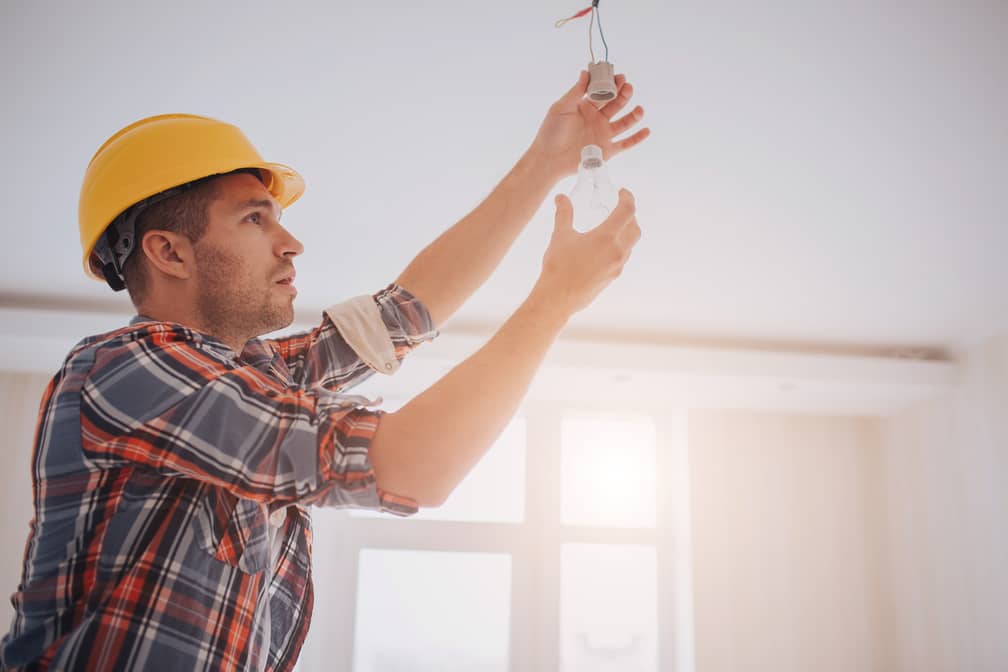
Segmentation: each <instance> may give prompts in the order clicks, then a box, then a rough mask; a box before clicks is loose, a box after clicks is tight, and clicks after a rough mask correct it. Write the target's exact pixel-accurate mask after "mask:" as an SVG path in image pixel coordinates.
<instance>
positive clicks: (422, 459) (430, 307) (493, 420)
mask: <svg viewBox="0 0 1008 672" xmlns="http://www.w3.org/2000/svg"><path fill="white" fill-rule="evenodd" d="M617 84H618V86H619V91H620V93H619V95H618V97H617V98H616V99H615V100H613V101H612V102H610V103H609V104H607V105H605V106H603V107H601V108H598V109H596V108H595V107H594V106H592V105H591V104H590V103H588V102H587V101H586V100H584V98H583V96H584V93H585V91H586V89H587V85H588V77H587V73H581V77H580V79H579V81H578V83H577V84H576V85H575V86H574V87H573V88H572V89H571V90H570V91H568V92H567V93H566V94H565V95H564V96H563V97H562V98H561V99H560V100H558V101H557V102H556V103H555V104H554V105H553V106H552V107H551V108H550V110H549V113H548V114H547V115H546V118H545V120H544V121H543V123H542V125H541V127H540V129H539V132H538V134H537V135H536V138H535V140H534V141H533V143H532V145H531V146H530V148H529V150H528V151H527V153H526V154H525V155H524V156H523V157H522V159H521V160H520V161H519V162H518V164H517V165H516V166H515V168H514V169H513V170H512V171H511V172H510V173H509V174H508V175H507V177H505V178H504V180H503V181H502V182H501V183H500V184H499V185H498V186H497V188H496V189H495V190H494V191H493V193H492V194H491V195H490V196H489V197H488V198H487V199H486V200H485V201H484V202H483V203H482V204H481V205H480V206H479V207H477V208H476V209H475V210H474V211H473V212H472V213H470V214H469V215H468V216H467V217H465V218H464V219H462V220H461V221H459V222H458V223H457V224H456V225H455V226H453V227H451V228H450V229H448V230H447V231H446V232H445V233H444V234H442V235H441V236H440V237H439V238H438V239H437V240H436V241H434V242H433V243H432V244H431V245H430V246H428V247H427V248H426V249H424V250H423V251H422V252H421V253H420V254H419V255H418V256H417V257H416V259H414V260H413V262H411V263H410V264H409V266H408V267H407V268H406V270H404V271H403V273H402V274H401V275H400V276H399V278H397V279H396V281H395V282H394V283H393V284H391V285H389V286H388V287H387V288H385V289H384V290H382V291H380V292H378V293H377V294H375V295H374V296H365V297H359V298H357V299H352V300H350V301H347V302H345V303H342V304H339V305H337V306H333V307H331V308H329V309H327V310H326V311H325V314H324V316H323V320H322V323H321V324H320V325H319V326H318V327H317V328H316V329H314V330H313V331H311V332H309V333H307V334H300V335H296V336H292V337H288V338H281V339H276V340H260V339H258V338H256V337H257V336H259V335H261V334H264V333H268V332H271V331H274V330H276V329H279V328H282V327H285V326H287V325H289V324H290V323H291V321H292V320H293V315H294V313H293V302H294V297H295V296H296V293H297V292H296V289H295V288H294V278H295V274H294V265H293V260H294V258H295V257H296V256H297V255H298V254H300V253H301V251H302V246H301V244H300V243H299V242H298V241H297V239H295V238H294V237H293V236H292V235H291V234H290V233H289V232H288V231H287V230H286V229H285V228H284V227H283V226H282V225H281V224H280V216H281V212H282V208H284V207H286V206H288V205H290V203H292V202H293V201H294V200H296V199H297V198H298V196H300V194H301V192H302V191H303V188H304V185H303V181H302V180H301V178H300V176H299V175H298V174H297V173H295V172H294V171H293V170H291V169H290V168H287V167H286V166H282V165H279V164H272V163H266V162H264V161H263V160H262V159H261V157H259V155H258V153H257V152H256V151H255V149H254V148H253V147H252V145H251V144H250V143H249V142H248V140H247V139H246V138H245V136H244V135H242V134H241V132H240V131H238V129H236V128H235V127H233V126H230V125H228V124H224V123H222V122H218V121H215V120H212V119H206V118H203V117H194V116H190V115H164V116H159V117H152V118H149V119H144V120H142V121H139V122H137V123H135V124H133V125H131V126H129V127H127V128H125V129H123V130H121V131H120V132H119V133H117V134H116V135H115V136H113V137H112V138H110V139H109V140H108V141H107V142H106V143H105V145H103V146H102V147H101V148H100V149H99V150H98V152H97V153H96V154H95V157H94V158H93V159H92V161H91V163H90V165H89V166H88V171H87V173H86V175H85V180H84V186H83V188H82V191H81V205H80V224H81V241H82V244H83V247H84V263H85V270H86V272H87V273H88V274H89V275H92V276H94V277H97V278H100V279H103V280H104V281H106V282H107V283H108V284H109V285H110V286H112V287H113V288H114V289H117V290H118V289H123V288H126V289H128V290H129V293H130V297H131V299H132V301H133V303H134V305H135V306H136V309H137V313H138V315H137V317H136V318H134V319H133V320H132V322H131V324H130V325H129V326H128V327H125V328H123V329H119V330H117V331H114V332H111V333H108V334H102V335H100V336H94V337H91V338H87V339H85V340H84V341H82V342H81V343H80V344H78V345H77V346H76V347H75V348H74V349H73V351H72V352H71V353H70V355H69V356H68V358H67V360H66V362H65V364H64V366H63V368H62V369H61V370H60V371H59V372H58V373H57V374H56V376H55V377H54V378H53V380H52V382H51V383H50V385H49V387H48V388H47V390H46V392H45V395H44V398H43V403H42V409H41V413H40V417H39V424H38V431H37V434H36V442H35V453H34V458H33V488H34V499H35V514H36V517H35V519H34V520H33V521H32V525H31V534H30V536H29V539H28V544H27V547H26V554H25V563H24V573H23V577H22V582H21V584H20V586H19V587H18V590H17V592H16V593H15V594H14V596H13V599H12V602H13V604H14V607H15V612H16V613H15V618H14V621H13V624H12V627H11V631H10V633H9V634H8V635H7V636H6V637H5V638H4V640H3V642H2V648H0V654H2V662H3V666H4V667H5V668H23V669H49V668H51V669H61V670H62V669H75V670H76V669H96V670H113V669H115V670H120V669H138V670H139V669H142V670H168V669H172V670H187V671H191V670H196V669H200V670H290V669H291V668H292V667H293V666H294V663H295V661H296V660H297V656H298V653H299V651H300V649H301V645H302V643H303V641H304V638H305V635H306V633H307V631H308V626H309V622H310V618H311V609H312V587H311V557H310V555H311V532H310V518H309V513H308V507H309V506H311V505H318V506H344V507H345V506H355V507H367V508H373V509H379V510H384V511H389V512H392V513H397V514H402V515H406V514H410V513H413V512H415V511H416V510H417V507H418V506H438V505H440V504H441V503H442V502H443V501H444V500H445V498H446V497H448V495H449V493H450V492H451V491H452V489H453V488H454V487H455V486H456V484H458V482H459V481H460V480H461V479H462V478H463V476H464V475H465V474H466V473H467V472H468V471H469V469H470V468H471V467H472V466H473V465H474V464H475V463H476V462H477V461H478V460H479V458H480V457H481V456H482V455H483V453H484V452H485V451H486V450H487V449H488V448H489V447H490V446H491V445H492V443H493V441H494V439H495V438H496V437H497V435H498V434H499V433H500V432H501V431H502V429H503V428H504V426H505V425H506V423H507V421H508V420H509V418H510V417H511V416H512V415H513V413H514V411H515V410H516V408H517V406H518V404H519V403H520V401H521V398H522V397H523V395H524V394H525V391H526V390H527V387H528V384H529V382H530V380H531V378H532V376H533V375H534V373H535V371H536V369H537V368H538V366H539V364H540V362H541V361H542V358H543V357H544V355H545V353H546V351H547V349H548V348H549V347H550V345H551V344H552V342H553V341H554V339H555V338H556V336H557V334H558V333H559V331H560V330H561V328H562V327H563V326H564V324H565V323H566V322H567V320H568V319H569V318H570V316H571V315H573V314H574V313H575V312H577V311H578V310H580V309H582V308H584V307H585V306H587V305H588V304H589V303H591V301H592V300H593V299H594V298H595V296H597V295H598V293H599V292H600V291H601V290H602V289H603V288H605V287H606V286H607V285H608V284H609V283H610V282H611V281H612V280H613V279H614V278H615V277H616V276H617V275H619V273H620V271H621V269H622V267H623V265H624V264H625V262H626V260H627V258H628V256H629V254H630V251H631V249H632V247H633V246H634V244H635V243H636V242H637V240H638V238H639V237H640V229H639V228H638V226H637V222H636V219H635V216H634V201H633V197H632V196H631V195H630V193H629V192H627V191H623V192H621V194H620V202H619V205H618V206H617V208H616V209H615V210H614V212H613V213H612V215H611V216H610V217H609V219H608V220H606V222H605V223H603V224H602V225H601V226H600V227H598V228H597V229H596V230H594V231H592V232H589V233H587V234H580V233H577V232H576V231H574V229H573V228H572V225H571V219H572V211H571V204H570V202H569V201H568V200H567V199H566V197H563V196H560V197H558V198H557V200H556V219H555V226H554V231H553V236H552V239H551V241H550V244H549V248H548V249H547V250H546V253H545V256H544V258H543V265H542V271H541V274H540V277H539V279H538V281H537V283H536V284H535V287H534V289H533V290H532V292H531V293H530V295H529V296H528V298H527V299H526V300H525V302H524V303H523V304H522V305H521V307H520V308H518V310H517V311H515V313H514V314H513V315H512V316H511V317H510V319H508V320H507V322H506V323H505V324H504V325H503V326H502V327H501V329H500V330H499V331H498V332H497V333H496V334H495V335H494V336H493V337H492V338H491V339H490V340H489V341H488V342H487V344H486V345H485V346H484V347H483V348H482V349H481V350H479V351H478V352H477V353H475V354H474V355H472V356H471V357H470V358H469V359H467V360H465V361H464V362H462V363H461V364H460V365H459V366H458V367H456V368H455V369H454V370H453V371H452V372H450V373H449V374H447V375H446V376H445V377H444V378H442V379H441V380H440V381H438V382H437V383H436V384H435V385H433V386H432V387H431V388H430V389H428V390H427V391H425V392H424V393H423V394H421V395H419V396H418V397H417V398H416V399H414V400H413V401H411V402H410V403H408V404H407V405H405V406H404V407H403V408H402V409H401V410H399V411H397V412H395V413H384V412H382V411H380V410H370V409H368V408H367V407H368V406H371V405H373V404H371V403H370V402H368V401H367V400H366V399H363V398H361V397H354V396H350V395H348V394H346V392H347V390H349V389H350V388H351V387H353V385H355V384H356V383H359V382H361V381H362V380H363V379H364V378H366V377H367V376H369V375H371V374H372V373H373V372H374V371H379V372H382V373H393V372H394V371H395V370H396V369H397V368H398V366H399V362H400V361H401V360H402V359H403V357H404V356H405V355H406V354H407V353H408V352H409V351H410V350H411V349H413V348H414V347H416V346H417V345H419V344H420V343H421V342H423V341H426V340H430V339H432V338H433V337H434V336H436V335H437V325H439V324H442V323H443V322H444V321H445V320H447V319H448V318H449V317H450V316H451V315H452V314H453V313H454V312H455V311H456V310H457V309H458V308H459V306H460V305H461V304H462V303H463V302H464V301H465V300H466V299H468V298H469V296H470V295H471V294H472V293H473V292H474V291H475V290H476V289H477V288H479V287H480V286H481V285H482V284H483V282H485V281H486V279H487V278H488V277H489V275H490V274H491V272H492V271H493V270H494V269H495V268H496V266H497V265H498V263H499V262H500V260H501V258H502V257H503V256H504V254H505V253H506V251H507V250H508V248H509V247H510V245H511V244H512V242H513V241H514V239H515V238H516V237H517V235H518V234H519V233H520V231H521V230H522V228H523V227H524V226H525V225H526V224H527V223H528V221H529V219H530V218H531V216H532V214H533V213H534V212H535V211H536V209H537V208H538V207H539V205H540V203H541V202H542V200H543V198H545V196H546V194H547V193H548V192H549V191H550V189H552V188H553V186H554V185H555V184H556V182H557V181H558V180H559V179H561V178H563V177H565V176H567V175H570V174H572V173H573V172H575V171H576V169H577V166H578V160H579V153H580V149H581V147H582V146H584V145H586V144H596V145H599V146H601V147H602V148H603V150H604V152H605V155H606V157H607V158H610V157H612V156H614V155H615V154H618V153H619V152H620V151H623V150H625V149H628V148H630V147H633V146H635V145H637V144H638V143H640V142H641V141H643V140H644V139H645V138H646V137H647V135H648V130H647V129H642V130H640V131H637V132H636V133H634V134H633V135H631V136H630V137H628V138H627V139H625V140H622V141H617V140H615V138H616V136H618V135H620V134H622V133H624V132H626V131H628V130H630V129H631V128H633V127H634V126H635V125H636V124H637V123H638V122H639V120H640V119H641V118H642V116H643V110H641V109H640V108H639V107H638V108H636V109H634V110H633V111H632V112H631V113H629V114H627V115H625V116H623V117H621V118H619V119H616V120H614V119H613V118H614V115H616V114H617V113H618V112H620V111H621V110H622V109H623V108H624V107H625V106H626V104H627V102H628V100H629V99H630V97H631V95H632V88H631V86H630V84H628V83H626V82H625V80H624V78H623V77H622V76H621V77H618V78H617ZM474 390H479V392H480V393H479V394H473V391H474Z"/></svg>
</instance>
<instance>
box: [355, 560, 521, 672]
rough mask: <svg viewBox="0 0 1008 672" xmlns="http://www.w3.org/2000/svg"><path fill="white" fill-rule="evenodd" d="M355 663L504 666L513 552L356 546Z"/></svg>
mask: <svg viewBox="0 0 1008 672" xmlns="http://www.w3.org/2000/svg"><path fill="white" fill-rule="evenodd" d="M359 576H360V578H359V582H358V592H357V615H356V619H355V634H354V649H353V650H354V662H353V669H354V670H356V671H357V672H394V671H401V672H425V671H430V672H449V671H453V670H458V671H459V672H461V671H462V670H467V671H468V670H484V671H486V672H506V671H507V669H508V641H509V637H508V630H509V621H510V606H511V558H510V557H509V556H508V555H504V554H490V553H445V552H432V551H398V550H380V549H371V548H365V549H362V550H361V552H360V574H359Z"/></svg>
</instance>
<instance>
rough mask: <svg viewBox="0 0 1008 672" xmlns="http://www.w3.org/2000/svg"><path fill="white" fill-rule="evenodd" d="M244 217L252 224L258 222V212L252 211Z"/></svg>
mask: <svg viewBox="0 0 1008 672" xmlns="http://www.w3.org/2000/svg"><path fill="white" fill-rule="evenodd" d="M245 219H247V220H248V221H250V222H252V223H253V224H258V223H259V213H258V212H253V213H252V214H251V215H249V216H248V217H246V218H245Z"/></svg>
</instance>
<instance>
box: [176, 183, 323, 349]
mask: <svg viewBox="0 0 1008 672" xmlns="http://www.w3.org/2000/svg"><path fill="white" fill-rule="evenodd" d="M214 186H215V189H216V198H215V199H214V200H213V201H212V203H211V204H210V206H209V208H208V210H207V219H208V225H207V230H206V233H205V234H204V235H203V237H202V238H200V240H199V242H197V243H196V245H195V248H194V249H195V255H196V275H197V279H198V282H199V297H198V308H199V311H200V314H201V315H202V317H203V319H204V320H206V322H207V324H208V325H211V326H212V327H213V329H214V331H215V332H217V333H221V334H228V335H229V336H232V337H234V336H241V337H246V338H252V337H255V336H259V335H261V334H265V333H267V332H270V331H274V330H276V329H282V328H283V327H286V326H288V325H289V324H290V323H291V322H292V321H293V320H294V297H295V296H296V295H297V290H296V289H295V288H294V261H293V260H294V257H295V256H297V255H299V254H301V252H302V251H303V250H304V247H303V246H302V245H301V243H300V242H299V241H298V240H297V239H296V238H294V237H293V236H292V235H291V234H290V233H288V231H287V230H286V229H285V228H283V227H282V226H281V225H280V214H281V211H280V206H279V204H278V203H277V202H276V199H274V198H273V196H272V195H271V194H270V193H269V192H268V191H267V190H266V188H265V187H264V186H263V184H262V183H261V182H260V181H259V180H257V179H256V178H255V177H254V176H252V175H249V174H245V173H240V174H235V175H226V176H224V177H220V178H218V179H217V181H216V182H215V184H214Z"/></svg>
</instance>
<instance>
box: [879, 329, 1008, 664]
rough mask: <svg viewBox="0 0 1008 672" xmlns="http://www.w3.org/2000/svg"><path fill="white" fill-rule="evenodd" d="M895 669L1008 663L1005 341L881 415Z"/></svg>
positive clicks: (975, 352)
mask: <svg viewBox="0 0 1008 672" xmlns="http://www.w3.org/2000/svg"><path fill="white" fill-rule="evenodd" d="M882 445H883V449H884V451H883V452H884V477H883V479H884V484H885V491H886V506H887V510H888V520H887V528H886V540H887V546H888V548H887V556H888V559H889V562H888V566H887V570H886V584H887V586H889V588H890V598H889V602H888V605H887V610H888V612H889V617H890V618H891V619H892V622H893V624H894V627H893V638H892V641H893V664H892V669H894V670H908V671H909V670H913V671H914V672H930V671H939V670H957V671H958V670H970V671H978V672H979V671H986V670H990V671H992V672H993V671H994V670H998V671H1001V670H1006V669H1008V337H1001V338H997V339H992V340H991V341H990V342H988V343H987V344H985V345H983V346H981V347H978V348H976V349H975V350H973V351H972V352H970V353H968V354H967V356H966V357H965V358H964V361H963V380H962V382H961V386H960V388H959V389H958V390H957V391H955V392H954V393H950V394H946V395H942V396H941V397H940V398H938V399H935V400H933V401H931V402H927V403H923V404H918V405H917V406H915V407H914V408H912V409H910V410H908V411H906V412H904V413H902V414H900V415H898V416H896V417H893V418H891V419H889V420H887V421H885V422H884V423H883V427H882Z"/></svg>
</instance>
